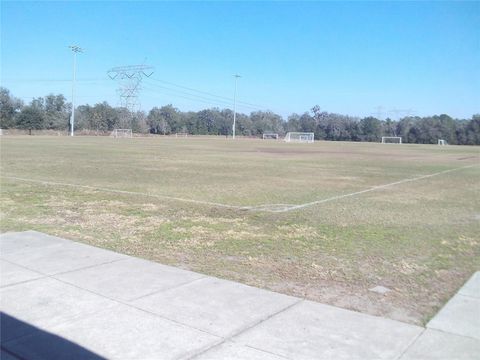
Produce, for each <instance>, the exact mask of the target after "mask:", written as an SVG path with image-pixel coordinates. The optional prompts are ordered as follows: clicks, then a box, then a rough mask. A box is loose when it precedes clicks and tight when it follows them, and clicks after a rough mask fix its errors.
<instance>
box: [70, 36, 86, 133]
mask: <svg viewBox="0 0 480 360" xmlns="http://www.w3.org/2000/svg"><path fill="white" fill-rule="evenodd" d="M69 48H70V49H71V50H72V51H73V81H72V117H71V118H70V136H73V131H74V128H75V80H76V75H77V74H76V73H77V53H79V52H83V49H82V48H81V47H79V46H77V45H70V46H69Z"/></svg>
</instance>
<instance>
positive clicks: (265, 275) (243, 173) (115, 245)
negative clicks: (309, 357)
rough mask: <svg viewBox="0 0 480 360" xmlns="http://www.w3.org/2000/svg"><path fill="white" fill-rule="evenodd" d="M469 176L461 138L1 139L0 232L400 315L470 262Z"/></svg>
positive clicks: (478, 221)
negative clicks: (25, 233) (449, 141)
mask: <svg viewBox="0 0 480 360" xmlns="http://www.w3.org/2000/svg"><path fill="white" fill-rule="evenodd" d="M479 184H480V149H479V148H478V147H468V146H437V145H408V144H403V145H396V144H384V145H382V144H373V143H348V142H316V143H314V144H292V143H284V142H282V141H272V140H244V139H239V140H236V141H232V140H231V139H225V138H201V137H199V138H194V137H191V138H162V137H145V138H132V139H114V138H107V137H75V138H69V137H40V136H38V137H34V136H32V137H21V136H18V137H14V136H12V137H8V136H5V137H3V138H2V139H1V201H2V209H1V210H2V220H1V228H2V231H16V230H25V229H35V230H39V231H43V232H47V233H50V234H56V235H61V236H64V237H68V238H71V239H75V240H78V241H83V242H86V243H90V244H93V245H97V246H101V247H106V248H110V249H114V250H116V251H121V252H124V253H127V254H132V255H136V256H142V257H144V258H148V259H152V260H156V261H159V262H162V263H167V264H173V265H176V266H181V267H184V268H189V269H192V270H195V271H199V272H203V273H207V274H210V275H215V276H219V277H223V278H228V279H233V280H238V281H242V282H244V283H247V284H251V285H255V286H260V287H264V288H268V289H272V290H275V291H280V292H284V293H287V294H294V295H299V296H304V297H306V298H309V299H312V300H317V301H321V302H325V303H330V304H334V305H338V306H343V307H346V308H349V309H354V310H359V311H362V312H368V313H371V314H378V315H385V316H389V317H391V318H395V319H399V320H403V321H408V322H412V323H422V322H424V321H425V320H427V319H428V318H429V317H430V316H431V315H433V314H434V313H435V311H436V310H437V309H438V307H439V306H441V305H442V304H443V303H444V302H445V301H446V300H447V299H448V298H449V297H450V296H451V295H453V293H454V292H455V290H456V289H457V288H458V287H460V286H461V285H462V283H463V282H464V280H466V279H467V278H468V277H469V275H470V274H471V273H472V272H473V271H474V270H478V269H479V268H480V260H479V259H480V238H479V235H478V234H479V233H480V201H479V200H480V198H479V194H480V192H479V190H480V189H479ZM377 285H382V286H386V287H388V288H389V289H391V291H390V292H389V293H387V294H386V295H379V294H376V293H373V292H371V291H369V290H368V289H369V288H372V287H374V286H377Z"/></svg>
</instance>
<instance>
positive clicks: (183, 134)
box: [175, 132, 188, 138]
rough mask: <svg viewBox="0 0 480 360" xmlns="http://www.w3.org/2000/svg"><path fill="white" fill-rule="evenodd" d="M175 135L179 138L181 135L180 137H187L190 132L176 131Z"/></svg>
mask: <svg viewBox="0 0 480 360" xmlns="http://www.w3.org/2000/svg"><path fill="white" fill-rule="evenodd" d="M175 137H177V138H179V137H180V138H186V137H188V133H186V132H180V133H176V134H175Z"/></svg>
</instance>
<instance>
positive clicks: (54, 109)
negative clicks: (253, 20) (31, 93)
mask: <svg viewBox="0 0 480 360" xmlns="http://www.w3.org/2000/svg"><path fill="white" fill-rule="evenodd" d="M70 109H71V105H70V104H69V103H67V100H66V99H65V96H63V95H53V94H50V95H47V96H46V97H45V99H44V111H45V128H46V129H61V130H64V129H67V128H68V126H69V118H70Z"/></svg>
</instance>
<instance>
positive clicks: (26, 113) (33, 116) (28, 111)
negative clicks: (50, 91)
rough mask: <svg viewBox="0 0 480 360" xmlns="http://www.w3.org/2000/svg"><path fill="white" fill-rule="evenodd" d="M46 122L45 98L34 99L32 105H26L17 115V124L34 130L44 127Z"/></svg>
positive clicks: (30, 131) (21, 127)
mask: <svg viewBox="0 0 480 360" xmlns="http://www.w3.org/2000/svg"><path fill="white" fill-rule="evenodd" d="M44 124H45V110H44V108H43V99H42V98H38V99H33V100H32V102H31V103H30V105H28V106H25V107H24V108H23V109H22V111H21V112H20V114H18V116H17V122H16V126H17V127H18V128H20V129H26V130H28V132H29V134H30V135H31V134H32V130H39V129H43V128H44Z"/></svg>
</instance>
